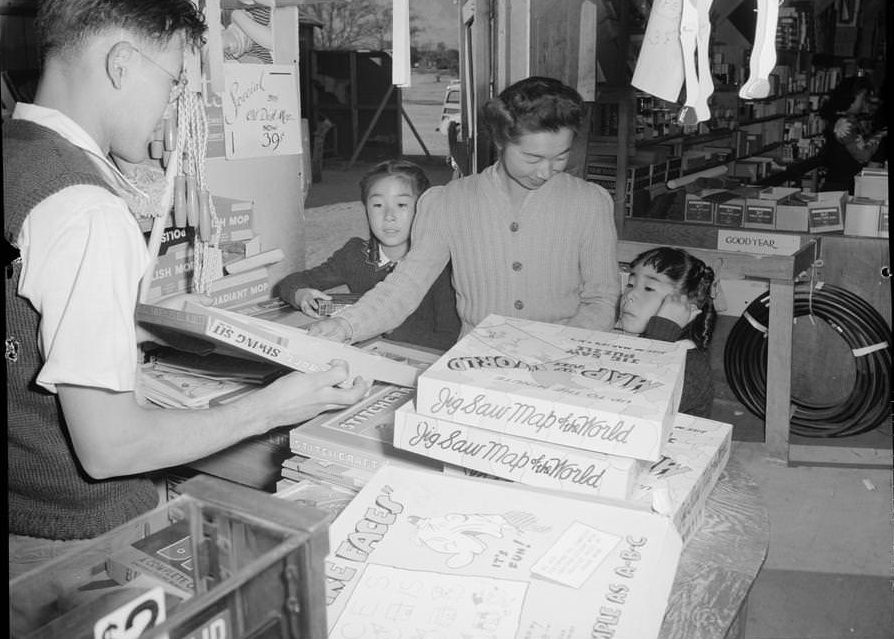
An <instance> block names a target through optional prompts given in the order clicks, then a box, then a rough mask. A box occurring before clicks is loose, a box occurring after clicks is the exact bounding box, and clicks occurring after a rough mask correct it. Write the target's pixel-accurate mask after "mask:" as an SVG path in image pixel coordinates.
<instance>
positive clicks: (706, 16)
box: [695, 0, 714, 122]
mask: <svg viewBox="0 0 894 639" xmlns="http://www.w3.org/2000/svg"><path fill="white" fill-rule="evenodd" d="M711 4H712V0H698V38H697V40H696V49H697V53H698V100H697V101H696V102H695V115H696V118H697V119H698V121H699V122H706V121H708V120H710V119H711V108H710V107H709V106H708V98H710V97H711V96H712V95H713V94H714V78H713V77H712V75H711Z"/></svg>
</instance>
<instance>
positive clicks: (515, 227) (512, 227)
mask: <svg viewBox="0 0 894 639" xmlns="http://www.w3.org/2000/svg"><path fill="white" fill-rule="evenodd" d="M509 230H510V231H512V232H513V233H515V232H516V231H518V222H513V223H512V224H510V225H509Z"/></svg>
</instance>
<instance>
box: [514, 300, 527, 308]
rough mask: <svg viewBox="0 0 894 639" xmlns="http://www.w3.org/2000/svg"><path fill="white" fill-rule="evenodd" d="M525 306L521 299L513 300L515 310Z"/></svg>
mask: <svg viewBox="0 0 894 639" xmlns="http://www.w3.org/2000/svg"><path fill="white" fill-rule="evenodd" d="M524 307H525V303H524V302H522V301H521V300H515V308H516V310H519V311H520V310H522V309H523V308H524Z"/></svg>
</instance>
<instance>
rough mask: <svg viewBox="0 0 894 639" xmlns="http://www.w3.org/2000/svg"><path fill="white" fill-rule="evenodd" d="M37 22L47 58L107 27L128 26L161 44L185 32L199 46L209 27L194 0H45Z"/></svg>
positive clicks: (187, 37) (147, 38)
mask: <svg viewBox="0 0 894 639" xmlns="http://www.w3.org/2000/svg"><path fill="white" fill-rule="evenodd" d="M35 25H36V28H37V34H38V39H39V41H40V46H41V52H42V55H43V57H44V58H46V57H47V56H48V55H60V54H62V53H64V52H65V51H70V50H74V49H76V48H77V47H79V46H80V45H81V44H82V43H84V42H85V41H86V40H87V39H88V38H90V37H91V36H94V35H97V34H99V33H102V32H103V31H105V30H107V29H114V28H120V29H126V30H128V31H131V32H134V33H136V34H138V35H139V36H141V37H143V38H145V39H146V40H148V41H150V42H153V43H156V44H159V45H165V44H167V43H168V42H170V41H171V38H173V37H174V36H175V35H176V34H179V33H182V34H183V35H184V36H185V37H186V41H187V43H188V44H191V45H194V46H198V45H200V44H201V43H202V41H203V38H204V34H205V28H206V25H205V18H204V16H203V15H202V12H201V11H199V9H198V8H197V7H196V5H195V4H193V2H192V1H191V0H41V1H40V5H39V7H38V10H37V19H36V21H35Z"/></svg>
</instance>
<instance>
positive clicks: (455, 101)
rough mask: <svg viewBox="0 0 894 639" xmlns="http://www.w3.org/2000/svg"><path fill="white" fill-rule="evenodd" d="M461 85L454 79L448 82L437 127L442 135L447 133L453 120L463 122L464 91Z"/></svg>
mask: <svg viewBox="0 0 894 639" xmlns="http://www.w3.org/2000/svg"><path fill="white" fill-rule="evenodd" d="M460 86H461V85H460V83H459V82H457V81H454V82H451V83H450V84H448V85H447V88H446V89H445V90H444V106H443V107H442V109H441V121H440V123H439V124H438V126H437V128H436V130H437V131H438V132H439V133H440V134H441V135H447V131H448V130H449V128H450V123H451V122H456V123H457V124H461V111H462V109H461V104H462V102H461V98H462V91H461V89H460Z"/></svg>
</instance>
